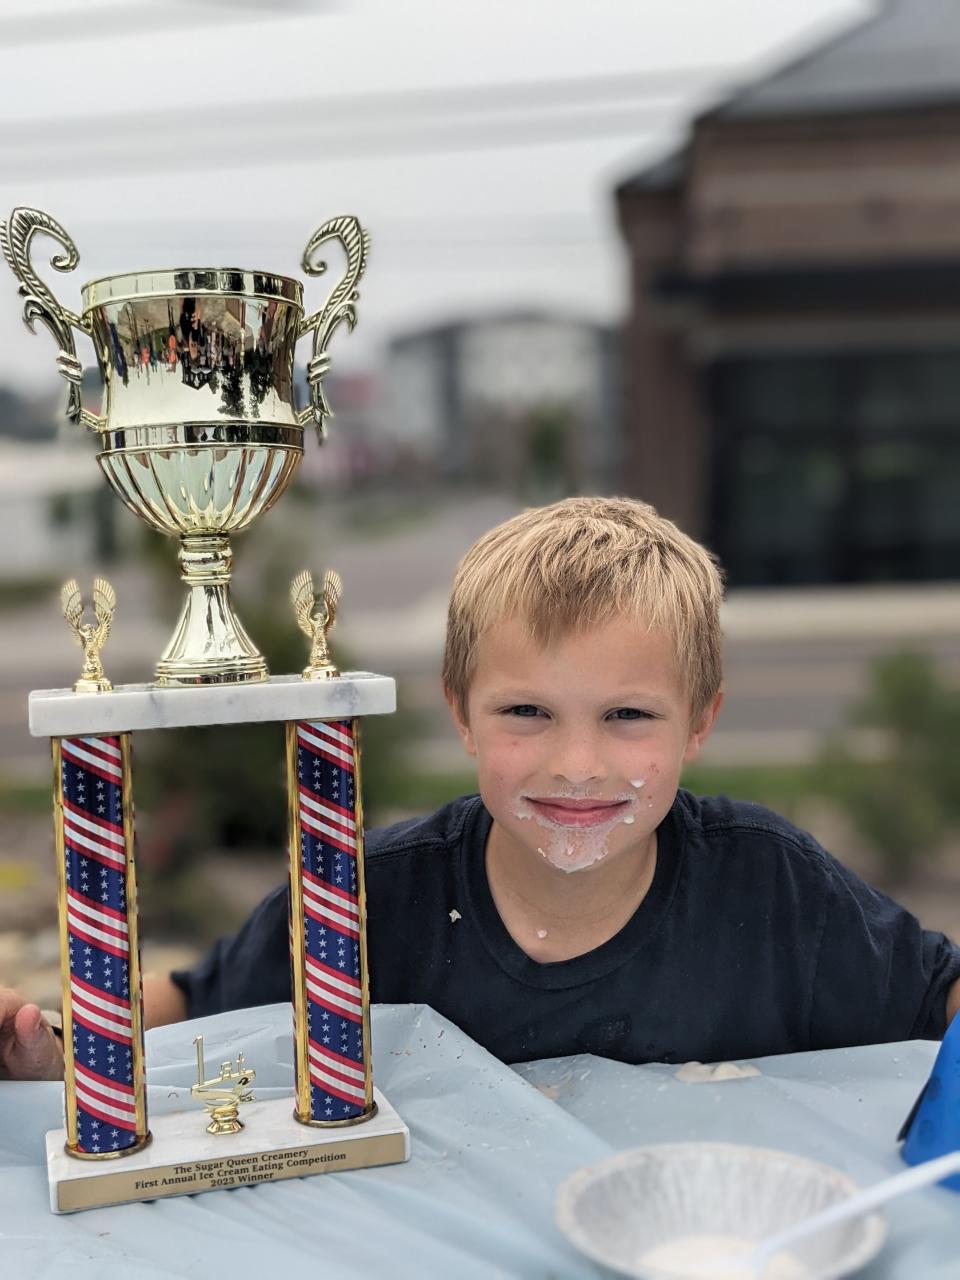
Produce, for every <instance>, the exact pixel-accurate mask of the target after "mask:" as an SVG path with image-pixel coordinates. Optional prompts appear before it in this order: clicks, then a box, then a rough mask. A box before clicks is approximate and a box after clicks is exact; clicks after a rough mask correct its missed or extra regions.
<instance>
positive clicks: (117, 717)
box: [29, 671, 397, 738]
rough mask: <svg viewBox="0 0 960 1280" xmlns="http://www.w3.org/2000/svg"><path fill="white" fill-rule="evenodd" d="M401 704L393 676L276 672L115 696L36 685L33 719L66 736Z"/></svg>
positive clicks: (35, 729) (363, 712) (118, 690)
mask: <svg viewBox="0 0 960 1280" xmlns="http://www.w3.org/2000/svg"><path fill="white" fill-rule="evenodd" d="M396 709H397V686H396V682H395V681H394V680H393V679H392V677H390V676H378V675H374V674H373V673H372V672H370V671H346V672H344V674H343V675H342V676H340V677H338V678H336V679H333V680H304V679H302V678H301V677H300V676H270V678H269V679H268V680H263V681H260V682H258V683H255V684H208V685H192V686H190V687H189V688H164V687H163V686H160V685H154V684H122V685H117V686H116V687H115V688H114V689H112V690H111V691H110V692H109V693H74V692H73V690H72V689H35V690H34V691H33V692H32V693H31V694H30V702H29V722H30V732H31V734H32V735H33V736H34V737H35V738H65V737H70V736H71V735H73V734H89V733H126V732H132V731H133V730H136V729H180V728H184V727H185V726H188V725H191V726H199V725H211V724H250V723H260V722H263V721H266V720H336V719H344V720H346V719H350V718H351V717H353V716H370V715H385V714H388V713H389V712H391V711H395V710H396Z"/></svg>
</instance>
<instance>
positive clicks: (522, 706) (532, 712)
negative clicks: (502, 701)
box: [504, 702, 540, 717]
mask: <svg viewBox="0 0 960 1280" xmlns="http://www.w3.org/2000/svg"><path fill="white" fill-rule="evenodd" d="M504 711H505V713H506V715H508V716H531V717H532V716H538V715H539V714H540V708H539V707H535V706H534V705H533V703H532V702H521V703H518V704H517V706H515V707H505V708H504Z"/></svg>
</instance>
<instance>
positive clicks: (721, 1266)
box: [702, 1151, 960, 1277]
mask: <svg viewBox="0 0 960 1280" xmlns="http://www.w3.org/2000/svg"><path fill="white" fill-rule="evenodd" d="M954 1173H960V1151H951V1152H950V1153H949V1154H948V1155H945V1156H938V1157H937V1159H936V1160H925V1161H924V1162H923V1164H918V1165H915V1166H914V1167H913V1168H912V1169H905V1170H904V1172H903V1173H895V1174H894V1175H893V1177H892V1178H884V1179H883V1181H882V1182H875V1183H874V1184H873V1186H872V1187H867V1188H866V1189H865V1190H863V1191H858V1192H857V1193H856V1195H852V1196H850V1197H849V1198H848V1199H846V1200H841V1201H840V1203H839V1204H832V1205H830V1207H829V1208H828V1209H822V1210H821V1211H820V1212H819V1213H814V1214H812V1215H811V1216H810V1217H809V1218H803V1219H802V1220H801V1221H800V1222H795V1223H794V1224H793V1225H792V1226H790V1227H785V1228H784V1230H783V1231H778V1232H777V1233H776V1234H775V1235H772V1236H767V1237H766V1239H765V1240H759V1241H757V1243H756V1244H755V1245H753V1246H752V1247H751V1248H750V1249H749V1250H746V1251H744V1252H743V1253H738V1254H735V1255H734V1254H730V1255H728V1256H727V1257H725V1258H717V1259H714V1260H711V1261H710V1262H709V1263H708V1264H707V1265H706V1266H704V1268H703V1272H702V1274H703V1275H704V1276H708V1275H710V1276H712V1275H716V1276H718V1277H722V1276H723V1275H724V1273H728V1274H733V1275H735V1274H736V1273H737V1271H738V1269H739V1271H740V1272H741V1273H742V1272H743V1271H747V1272H748V1273H752V1274H753V1275H754V1276H756V1277H762V1275H763V1272H764V1269H765V1268H766V1265H767V1263H768V1262H769V1261H770V1259H771V1258H772V1257H773V1256H774V1254H777V1253H779V1252H780V1251H781V1249H785V1248H786V1247H787V1246H788V1245H791V1244H796V1242H797V1241H798V1240H803V1239H805V1238H806V1237H807V1236H812V1235H815V1234H816V1233H817V1232H818V1231H824V1230H826V1228H827V1227H832V1226H835V1225H836V1224H837V1223H838V1222H845V1221H846V1220H847V1219H848V1218H857V1217H859V1216H860V1214H862V1213H866V1212H867V1211H868V1210H870V1209H875V1208H876V1207H877V1206H878V1205H881V1204H886V1202H887V1201H888V1200H893V1199H895V1198H896V1197H897V1196H902V1195H905V1194H906V1192H908V1191H916V1190H918V1189H919V1188H920V1187H927V1186H929V1185H930V1184H931V1183H932V1182H942V1181H943V1179H944V1178H949V1177H950V1176H951V1174H954Z"/></svg>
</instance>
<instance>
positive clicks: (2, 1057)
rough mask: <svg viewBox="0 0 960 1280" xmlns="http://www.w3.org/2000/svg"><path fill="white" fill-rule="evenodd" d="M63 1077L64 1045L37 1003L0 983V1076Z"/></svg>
mask: <svg viewBox="0 0 960 1280" xmlns="http://www.w3.org/2000/svg"><path fill="white" fill-rule="evenodd" d="M62 1078H63V1047H62V1045H61V1042H60V1040H59V1038H58V1037H57V1036H55V1035H54V1033H53V1030H52V1029H51V1027H50V1024H49V1022H47V1020H46V1018H44V1016H43V1014H42V1013H41V1012H40V1009H39V1007H38V1006H37V1005H35V1004H32V1003H30V1002H29V1001H25V1000H24V998H23V996H21V995H19V993H18V992H16V991H13V990H12V989H11V988H10V987H0V1079H8V1080H61V1079H62Z"/></svg>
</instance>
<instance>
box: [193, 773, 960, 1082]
mask: <svg viewBox="0 0 960 1280" xmlns="http://www.w3.org/2000/svg"><path fill="white" fill-rule="evenodd" d="M490 826H491V818H490V815H489V813H488V812H487V810H486V809H485V807H484V805H483V803H482V801H481V800H480V798H479V796H467V797H464V798H462V799H459V800H455V801H454V802H453V803H451V804H448V805H445V806H444V807H443V808H442V809H439V810H438V811H437V812H436V813H434V814H432V815H430V816H429V817H427V818H422V819H416V820H414V821H410V822H402V823H399V824H398V825H396V826H393V827H388V828H386V829H384V830H379V831H371V832H369V833H368V834H367V838H366V850H367V861H366V887H367V911H368V955H369V969H370V984H371V995H372V998H373V1000H374V1001H377V1002H398V1003H407V1002H413V1003H424V1004H428V1005H430V1006H431V1007H432V1008H434V1009H436V1010H437V1012H438V1013H441V1014H443V1015H444V1016H445V1017H447V1018H449V1019H450V1020H451V1021H452V1022H454V1023H456V1024H457V1026H459V1027H461V1028H462V1029H463V1030H464V1031H465V1032H466V1033H467V1034H468V1035H469V1036H471V1037H472V1038H473V1039H474V1040H476V1041H478V1042H479V1043H480V1044H482V1045H484V1046H485V1047H486V1048H487V1049H489V1050H490V1052H491V1053H493V1054H495V1055H496V1056H497V1057H498V1058H500V1059H502V1060H503V1061H505V1062H522V1061H527V1060H530V1059H533V1058H549V1057H555V1056H558V1055H562V1054H569V1053H596V1054H601V1055H603V1056H605V1057H608V1058H615V1059H618V1060H620V1061H623V1062H633V1063H636V1062H685V1061H689V1060H691V1059H697V1060H699V1061H702V1062H716V1061H718V1060H721V1059H729V1058H752V1057H758V1056H761V1055H764V1054H773V1053H793V1052H797V1051H800V1050H805V1049H831V1048H836V1047H839V1046H842V1045H853V1044H878V1043H882V1042H886V1041H893V1040H909V1039H914V1038H927V1039H938V1038H939V1037H941V1036H942V1035H943V1032H944V1030H945V1027H946V997H947V990H948V988H949V986H950V984H951V983H952V982H953V981H954V980H955V979H956V978H958V977H960V948H958V947H956V946H954V945H953V944H952V943H951V942H950V941H948V939H946V938H945V937H944V936H943V935H942V934H940V933H932V932H928V931H925V930H923V929H921V927H920V925H919V924H918V923H917V921H916V919H915V918H914V917H913V916H912V915H910V913H909V912H908V911H905V910H904V909H903V908H902V907H900V906H898V905H897V904H896V903H895V902H892V901H891V900H890V899H889V898H887V897H885V896H884V895H883V894H881V893H878V892H877V891H876V890H874V889H871V888H870V887H869V886H868V885H867V884H865V883H864V882H863V881H862V880H861V879H860V878H859V877H858V876H856V875H855V874H854V873H853V872H852V871H849V870H847V868H845V867H843V866H842V865H841V864H840V863H839V862H837V861H836V859H834V858H832V857H831V856H830V854H828V853H827V852H825V850H823V849H822V848H821V847H820V846H819V845H818V844H817V842H816V841H815V840H814V839H813V838H812V836H809V835H807V834H806V833H805V832H803V831H800V830H799V829H797V828H796V827H793V826H791V825H790V824H789V823H788V822H786V821H784V819H782V818H780V817H778V816H777V815H776V814H774V813H771V812H770V811H769V810H767V809H763V808H761V807H760V806H758V805H752V804H742V803H737V802H733V801H730V800H727V799H726V798H724V797H720V798H697V797H696V796H693V795H691V794H690V793H689V792H686V791H681V792H680V793H679V794H678V796H677V799H676V801H675V802H674V804H673V807H672V808H671V810H670V812H669V813H668V814H667V816H666V818H665V819H664V821H663V822H662V823H661V825H660V827H659V828H658V831H657V864H656V870H655V873H654V877H653V883H652V884H651V886H650V889H649V890H648V892H647V895H646V897H645V898H644V899H643V901H642V902H641V903H640V905H639V907H638V908H637V910H636V912H635V913H634V914H633V916H632V917H631V918H630V920H629V921H628V922H627V924H626V925H625V926H624V927H623V929H621V930H620V932H619V933H618V934H617V935H616V936H615V937H613V938H611V939H610V940H609V941H607V942H605V943H603V945H602V946H599V947H597V948H596V949H595V950H593V951H589V952H587V953H586V954H584V955H581V956H576V957H575V958H574V959H571V960H560V961H556V962H553V963H549V964H542V963H540V962H539V961H537V960H533V959H531V958H530V956H528V955H527V954H526V952H524V951H523V950H522V949H521V948H520V947H519V946H518V945H517V943H516V942H514V940H513V938H511V936H510V934H509V933H508V932H507V929H506V927H505V925H504V924H503V921H502V920H501V919H500V916H499V914H498V912H497V909H496V907H495V905H494V902H493V898H492V896H491V893H490V887H489V885H488V883H487V876H486V870H485V858H484V850H485V847H486V840H487V835H488V834H489V831H490ZM287 913H288V892H287V889H286V887H285V886H284V887H282V888H279V889H277V890H275V891H274V892H273V893H272V894H270V895H269V896H268V897H267V898H266V899H264V901H263V902H262V903H261V904H260V906H259V907H258V908H257V909H256V911H255V912H254V913H253V915H252V916H251V917H250V919H249V920H248V921H247V923H246V924H245V925H244V926H243V927H242V929H241V930H240V931H239V933H237V934H236V936H234V937H232V938H227V939H222V940H221V941H219V942H218V943H216V944H215V945H214V947H213V949H212V950H211V951H210V953H209V954H208V955H207V956H206V957H205V958H204V959H203V960H202V961H201V962H200V963H199V964H198V965H197V966H196V967H195V968H194V969H192V970H190V971H187V972H182V973H175V974H174V975H173V978H174V981H175V982H177V984H178V985H179V986H180V987H181V989H182V990H183V991H184V993H185V995H186V997H187V1008H188V1013H189V1015H190V1016H191V1017H199V1016H200V1015H202V1014H207V1013H214V1012H218V1011H221V1010H224V1009H235V1008H242V1007H246V1006H250V1005H257V1004H269V1003H273V1002H275V1001H281V1000H289V999H290V961H289V956H288V949H287V948H288V941H287V939H288V925H287Z"/></svg>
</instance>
